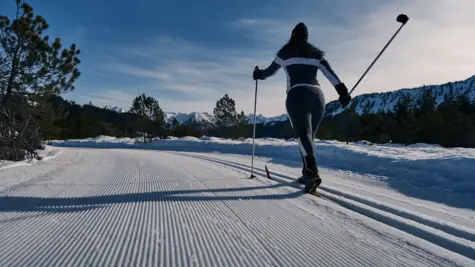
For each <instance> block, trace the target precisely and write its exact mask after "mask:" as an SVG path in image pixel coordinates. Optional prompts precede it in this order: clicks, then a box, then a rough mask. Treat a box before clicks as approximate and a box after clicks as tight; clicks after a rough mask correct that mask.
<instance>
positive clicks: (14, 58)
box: [2, 51, 18, 106]
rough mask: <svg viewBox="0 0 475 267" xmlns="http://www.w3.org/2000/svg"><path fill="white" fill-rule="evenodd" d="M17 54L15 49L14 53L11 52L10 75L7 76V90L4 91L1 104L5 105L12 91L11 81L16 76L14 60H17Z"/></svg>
mask: <svg viewBox="0 0 475 267" xmlns="http://www.w3.org/2000/svg"><path fill="white" fill-rule="evenodd" d="M17 56H18V55H17V51H15V53H14V54H13V59H12V69H11V71H10V77H9V78H8V84H7V92H6V94H5V97H4V98H3V101H2V102H3V103H2V105H3V106H6V105H7V101H8V99H9V98H10V96H11V94H12V91H13V81H14V78H15V76H16V67H17V66H16V64H15V62H16V61H17Z"/></svg>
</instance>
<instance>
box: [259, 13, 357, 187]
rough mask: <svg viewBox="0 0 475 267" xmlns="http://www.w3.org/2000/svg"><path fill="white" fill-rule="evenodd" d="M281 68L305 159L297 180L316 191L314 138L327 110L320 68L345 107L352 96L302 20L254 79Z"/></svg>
mask: <svg viewBox="0 0 475 267" xmlns="http://www.w3.org/2000/svg"><path fill="white" fill-rule="evenodd" d="M281 67H283V68H284V70H285V72H286V74H287V90H286V93H287V99H286V102H285V106H286V109H287V113H288V115H289V119H290V123H291V125H292V128H293V129H294V131H295V132H296V134H297V135H298V137H299V138H298V142H299V148H300V153H301V157H302V162H303V168H302V176H301V177H300V178H298V179H297V182H299V183H301V184H305V192H308V193H313V192H315V190H316V189H317V187H318V186H319V185H320V183H321V182H322V179H321V177H320V175H319V173H318V167H317V162H316V152H315V144H314V142H313V139H314V137H315V134H316V132H317V130H318V127H319V125H320V123H321V121H322V119H323V115H324V112H325V97H324V94H323V92H322V90H321V89H320V85H319V83H318V81H317V71H318V70H319V69H320V70H321V71H322V73H323V75H325V77H326V78H327V79H328V80H329V81H330V83H331V84H332V85H333V86H334V87H335V89H336V91H337V93H338V95H339V101H340V103H341V105H342V106H343V108H344V107H346V106H347V105H348V103H349V102H350V100H351V96H350V95H349V94H348V89H347V88H346V86H345V84H344V83H343V82H341V81H340V79H339V77H338V76H337V75H336V74H335V72H334V71H333V69H332V68H331V67H330V64H329V63H328V61H327V60H326V58H325V55H324V52H323V51H321V50H320V49H318V48H316V47H315V46H314V45H312V44H310V43H309V42H308V29H307V26H306V25H305V24H304V23H303V22H300V23H298V24H297V25H296V26H295V28H294V29H293V30H292V35H291V37H290V40H289V41H288V43H287V44H285V45H284V46H283V47H282V48H281V49H280V50H279V51H278V53H277V55H276V57H275V59H274V61H273V62H272V63H271V65H270V66H269V67H267V68H266V69H264V70H260V69H259V68H258V67H256V69H255V70H254V72H253V79H254V80H257V79H259V80H265V79H266V78H268V77H270V76H273V75H275V74H276V73H277V71H278V70H279V69H280V68H281Z"/></svg>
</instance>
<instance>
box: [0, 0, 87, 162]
mask: <svg viewBox="0 0 475 267" xmlns="http://www.w3.org/2000/svg"><path fill="white" fill-rule="evenodd" d="M48 28H49V25H48V23H47V22H46V20H45V19H44V18H43V17H42V16H40V15H35V14H34V12H33V8H32V7H31V6H30V5H29V4H27V3H22V1H20V0H16V14H15V16H14V18H12V19H9V18H8V17H7V16H0V107H1V109H0V128H1V130H3V131H5V132H4V133H3V132H0V137H1V139H2V140H0V149H2V150H3V149H5V150H8V151H14V152H13V153H15V154H16V156H14V160H21V159H23V158H22V157H23V156H26V155H24V153H23V152H24V151H27V152H28V156H32V157H33V156H34V157H35V158H37V159H39V158H40V157H39V156H38V154H37V153H36V152H35V150H36V149H41V148H42V146H41V145H40V143H41V142H40V141H41V136H46V137H49V136H51V135H53V134H56V133H57V129H54V128H53V127H54V121H53V120H52V118H54V114H52V110H50V108H49V107H48V105H49V104H48V101H49V99H51V97H54V96H58V95H60V94H61V93H65V92H69V91H72V90H74V84H75V81H76V80H77V79H78V78H79V76H80V72H79V70H78V68H77V67H78V65H79V64H80V60H79V58H78V55H79V54H80V50H79V49H77V47H76V45H75V44H72V45H71V46H70V48H69V49H68V48H65V49H63V48H62V46H63V45H62V43H61V40H60V38H55V39H54V41H51V40H50V37H49V36H47V35H44V34H43V33H44V31H46V30H47V29H48ZM14 133H21V134H19V135H18V134H14ZM15 151H16V152H15ZM18 151H23V152H22V153H21V155H20V153H17V152H18ZM1 154H3V153H0V158H1V157H2V155H1ZM10 155H11V154H10ZM11 159H13V158H11Z"/></svg>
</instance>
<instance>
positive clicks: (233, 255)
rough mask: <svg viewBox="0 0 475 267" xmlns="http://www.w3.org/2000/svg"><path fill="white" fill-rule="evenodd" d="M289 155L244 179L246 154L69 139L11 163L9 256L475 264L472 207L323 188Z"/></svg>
mask: <svg viewBox="0 0 475 267" xmlns="http://www.w3.org/2000/svg"><path fill="white" fill-rule="evenodd" d="M257 162H258V163H259V166H258V168H257V169H258V170H257V172H258V174H262V173H263V172H262V166H263V165H262V160H261V161H257ZM256 166H257V165H256ZM278 166H279V165H272V166H271V172H272V175H273V176H274V177H276V178H278V179H279V181H278V182H275V181H270V180H266V179H262V177H259V178H258V179H252V180H250V179H245V178H247V177H248V175H249V162H247V161H245V158H242V157H239V156H234V157H233V156H229V155H227V156H222V155H216V154H204V153H174V152H162V151H143V150H131V149H125V150H120V149H112V150H104V149H102V150H96V149H62V153H61V156H58V157H55V158H52V159H50V160H49V161H48V162H45V163H44V164H38V165H35V166H17V167H14V168H7V169H0V185H1V186H2V189H1V190H0V193H1V195H0V237H1V239H2V243H1V244H0V266H474V264H475V261H473V259H474V258H475V257H474V256H473V255H475V254H471V253H472V252H473V251H474V247H475V246H474V244H473V241H475V240H474V234H473V233H474V230H473V228H469V227H465V228H464V227H461V226H460V225H459V224H456V223H454V222H465V221H466V219H465V217H464V215H463V214H462V213H457V212H454V214H453V215H454V217H457V216H459V217H458V219H457V220H456V221H454V222H452V223H450V224H449V223H446V222H445V221H443V220H435V219H433V218H432V217H430V216H429V215H431V214H434V213H435V212H442V211H432V210H430V209H429V208H425V207H424V206H423V205H419V206H418V207H419V209H420V210H423V211H425V212H426V213H423V212H422V213H416V212H413V211H411V210H404V209H403V208H401V207H400V206H397V205H396V206H394V205H393V204H394V203H395V202H394V199H393V200H391V199H390V197H391V196H389V195H388V196H387V197H386V196H385V195H378V194H377V193H378V192H374V193H373V194H371V193H370V192H369V191H368V192H367V193H368V197H367V198H365V197H362V195H361V194H360V195H359V194H358V193H361V191H358V190H359V189H355V190H351V188H350V187H344V186H342V187H340V186H337V187H333V186H330V185H328V186H326V185H325V186H324V187H322V191H323V192H322V194H323V195H325V196H326V197H327V198H329V199H332V201H329V200H326V199H325V198H317V197H314V196H311V195H308V194H304V193H303V192H302V190H301V189H300V188H299V187H298V186H296V185H295V184H292V183H290V182H291V179H289V177H290V175H292V173H289V172H288V171H286V169H285V168H281V169H279V168H278ZM294 174H295V172H294ZM14 178H18V179H14ZM361 190H363V189H361ZM390 200H391V201H390ZM385 201H387V202H385ZM336 203H339V204H336ZM378 216H379V217H378ZM391 224H394V225H391ZM393 226H395V227H393ZM416 230H417V231H416ZM421 233H422V234H421Z"/></svg>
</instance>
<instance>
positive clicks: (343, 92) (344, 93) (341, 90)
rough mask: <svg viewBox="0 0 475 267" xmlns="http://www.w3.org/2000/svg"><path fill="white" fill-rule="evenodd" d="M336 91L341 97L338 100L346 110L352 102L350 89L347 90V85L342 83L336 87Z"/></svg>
mask: <svg viewBox="0 0 475 267" xmlns="http://www.w3.org/2000/svg"><path fill="white" fill-rule="evenodd" d="M335 89H336V91H337V93H338V95H340V97H339V98H338V100H339V101H340V104H341V106H342V108H346V106H347V105H348V104H349V103H350V101H351V95H350V94H348V88H346V85H345V84H344V83H340V84H337V85H336V86H335Z"/></svg>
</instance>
